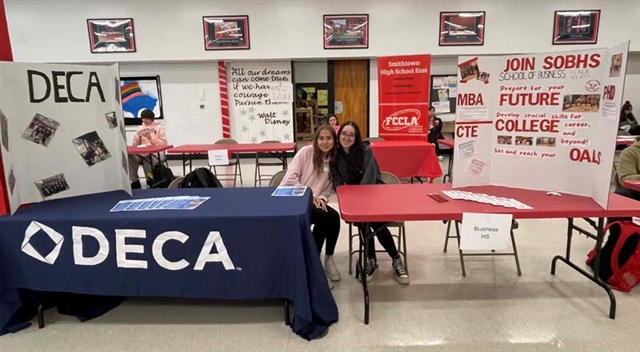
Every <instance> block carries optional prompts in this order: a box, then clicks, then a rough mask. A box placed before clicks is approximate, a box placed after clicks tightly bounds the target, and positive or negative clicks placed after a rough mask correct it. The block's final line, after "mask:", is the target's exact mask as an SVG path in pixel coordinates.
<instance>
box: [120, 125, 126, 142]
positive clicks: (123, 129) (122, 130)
mask: <svg viewBox="0 0 640 352" xmlns="http://www.w3.org/2000/svg"><path fill="white" fill-rule="evenodd" d="M120 133H121V134H122V138H124V140H125V141H126V140H127V130H126V129H125V128H124V124H123V123H121V124H120Z"/></svg>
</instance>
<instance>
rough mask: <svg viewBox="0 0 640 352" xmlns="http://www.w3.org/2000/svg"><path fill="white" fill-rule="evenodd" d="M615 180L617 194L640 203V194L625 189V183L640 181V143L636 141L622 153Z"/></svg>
mask: <svg viewBox="0 0 640 352" xmlns="http://www.w3.org/2000/svg"><path fill="white" fill-rule="evenodd" d="M614 179H615V182H616V190H615V193H617V194H619V195H621V196H625V197H629V198H633V199H635V200H638V201H640V192H638V191H634V190H631V189H628V188H624V181H631V180H640V141H636V142H635V143H634V144H632V145H630V146H629V147H627V148H625V149H624V150H623V151H622V152H621V153H620V157H619V158H618V167H617V170H616V174H615V176H614Z"/></svg>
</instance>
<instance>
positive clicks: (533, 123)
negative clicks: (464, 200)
mask: <svg viewBox="0 0 640 352" xmlns="http://www.w3.org/2000/svg"><path fill="white" fill-rule="evenodd" d="M628 50H629V42H625V43H622V44H620V45H617V46H615V47H612V48H608V49H591V50H578V51H570V52H556V53H545V54H529V55H508V56H480V57H460V58H459V59H458V60H459V64H458V99H457V105H458V107H457V110H456V131H455V133H456V138H455V143H456V144H455V152H454V172H453V187H454V188H456V187H464V186H473V185H488V184H491V185H499V186H508V187H516V188H525V189H534V190H543V191H548V192H549V191H552V192H560V193H569V194H576V195H582V196H588V197H592V198H593V199H594V200H595V201H596V202H598V203H599V204H600V205H602V206H603V207H606V206H607V202H608V199H609V185H610V182H611V170H612V166H613V158H614V153H615V145H616V135H617V130H618V117H619V113H620V106H621V101H622V92H623V89H624V79H625V71H626V63H627V56H628Z"/></svg>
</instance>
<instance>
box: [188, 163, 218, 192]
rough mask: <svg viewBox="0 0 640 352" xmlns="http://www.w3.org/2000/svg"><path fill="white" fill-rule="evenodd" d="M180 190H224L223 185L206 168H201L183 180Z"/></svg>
mask: <svg viewBox="0 0 640 352" xmlns="http://www.w3.org/2000/svg"><path fill="white" fill-rule="evenodd" d="M180 188H222V183H220V180H218V178H217V177H216V175H214V174H213V172H211V170H209V169H207V168H206V167H199V168H197V169H195V170H193V171H191V172H190V173H188V174H187V176H185V177H184V179H182V181H181V182H180Z"/></svg>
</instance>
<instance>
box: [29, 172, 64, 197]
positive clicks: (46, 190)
mask: <svg viewBox="0 0 640 352" xmlns="http://www.w3.org/2000/svg"><path fill="white" fill-rule="evenodd" d="M35 185H36V188H38V192H40V195H41V196H42V198H43V199H47V198H49V197H51V196H53V195H56V194H58V193H60V192H64V191H66V190H69V189H70V188H69V184H68V183H67V180H66V179H65V178H64V174H57V175H54V176H51V177H47V178H45V179H42V180H38V181H36V182H35Z"/></svg>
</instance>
